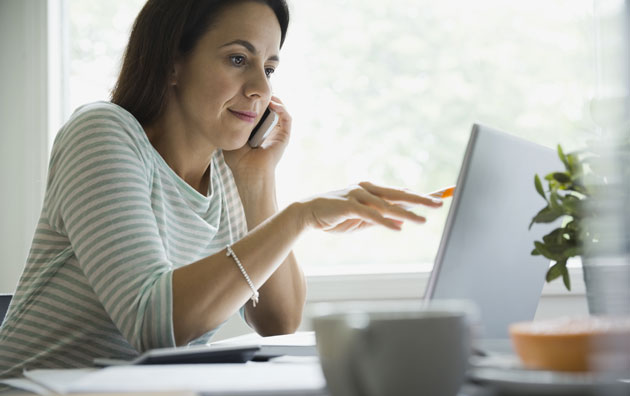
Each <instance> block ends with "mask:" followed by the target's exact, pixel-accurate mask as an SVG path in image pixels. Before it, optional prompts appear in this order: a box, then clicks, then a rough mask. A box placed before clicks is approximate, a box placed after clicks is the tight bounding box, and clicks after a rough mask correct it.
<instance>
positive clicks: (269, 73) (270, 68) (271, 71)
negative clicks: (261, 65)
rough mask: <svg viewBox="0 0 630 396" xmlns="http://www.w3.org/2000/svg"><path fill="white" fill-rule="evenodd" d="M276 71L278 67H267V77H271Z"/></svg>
mask: <svg viewBox="0 0 630 396" xmlns="http://www.w3.org/2000/svg"><path fill="white" fill-rule="evenodd" d="M275 71H276V69H274V68H272V67H268V68H266V69H265V74H266V75H267V77H271V75H272V74H273V73H274V72H275Z"/></svg>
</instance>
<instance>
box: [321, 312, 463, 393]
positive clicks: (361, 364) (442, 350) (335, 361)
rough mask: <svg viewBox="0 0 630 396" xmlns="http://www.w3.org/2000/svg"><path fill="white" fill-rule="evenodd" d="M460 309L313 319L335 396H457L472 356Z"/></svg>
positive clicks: (344, 315)
mask: <svg viewBox="0 0 630 396" xmlns="http://www.w3.org/2000/svg"><path fill="white" fill-rule="evenodd" d="M471 312H472V311H471V310H470V309H468V308H463V305H461V304H456V305H452V304H446V305H444V304H442V305H439V304H438V305H433V306H429V307H427V306H424V307H423V306H420V305H419V304H418V305H416V307H415V308H409V307H406V308H405V309H400V310H348V311H345V312H336V313H329V314H323V315H320V316H316V317H314V318H313V326H314V329H315V336H316V339H317V348H318V353H319V357H320V361H321V365H322V370H323V372H324V376H325V377H326V381H327V384H328V388H329V391H330V393H331V394H332V396H385V395H397V396H406V395H410V396H411V395H414V396H416V395H431V396H455V395H456V394H457V392H458V391H459V389H460V388H461V385H462V383H463V381H464V378H465V374H466V370H467V368H468V360H469V357H470V353H471V324H470V323H471V314H470V313H471Z"/></svg>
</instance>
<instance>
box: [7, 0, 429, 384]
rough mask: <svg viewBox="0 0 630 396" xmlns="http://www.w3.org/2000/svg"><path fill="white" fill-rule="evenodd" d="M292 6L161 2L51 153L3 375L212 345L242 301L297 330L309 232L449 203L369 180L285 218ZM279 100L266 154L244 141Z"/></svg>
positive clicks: (296, 207)
mask: <svg viewBox="0 0 630 396" xmlns="http://www.w3.org/2000/svg"><path fill="white" fill-rule="evenodd" d="M288 21H289V16H288V9H287V6H286V4H285V2H284V0H265V1H263V0H239V1H235V0H216V1H211V0H185V1H176V2H175V1H172V0H149V1H148V3H147V4H146V5H145V6H144V8H143V9H142V11H141V12H140V14H139V15H138V17H137V19H136V22H135V24H134V28H133V31H132V33H131V37H130V41H129V44H128V47H127V51H126V53H125V57H124V60H123V66H122V70H121V74H120V76H119V79H118V82H117V85H116V87H115V89H114V91H113V95H112V103H109V102H99V103H93V104H90V105H86V106H83V107H81V108H79V109H78V110H77V111H76V112H75V113H74V114H73V115H72V117H71V119H70V120H69V121H68V122H67V123H66V125H65V126H64V127H63V128H62V129H61V131H60V132H59V134H58V136H57V138H56V140H55V144H54V147H53V151H52V156H51V161H50V169H49V179H48V186H47V192H46V197H45V201H44V207H43V210H42V214H41V219H40V222H39V224H38V228H37V231H36V235H35V238H34V240H33V245H32V248H31V252H30V255H29V259H28V263H27V266H26V268H25V271H24V274H23V275H22V278H21V279H20V283H19V286H18V289H17V292H16V294H15V297H14V300H13V302H12V306H11V308H10V310H9V313H8V316H7V318H6V321H5V324H4V326H3V327H2V330H1V331H0V373H1V374H0V377H4V378H6V377H12V376H17V375H19V374H20V373H21V372H22V370H23V369H25V368H28V369H33V368H52V367H83V366H90V365H91V364H92V360H93V359H94V358H97V357H116V358H121V359H130V358H133V357H135V356H137V355H138V354H139V353H140V352H143V351H145V350H147V349H151V348H160V347H172V346H176V345H186V344H189V343H205V342H207V341H208V339H209V338H210V337H211V335H212V334H213V332H214V331H216V329H217V328H218V327H219V326H220V325H221V324H222V323H223V322H224V321H225V320H226V319H228V318H229V317H230V316H231V315H232V314H233V313H234V312H236V311H238V310H239V308H241V312H242V315H243V316H244V319H245V320H246V321H247V323H248V324H249V325H250V326H251V327H252V328H254V329H255V330H256V331H257V332H258V333H260V334H261V335H273V334H283V333H291V332H294V331H295V330H296V329H297V327H298V325H299V323H300V320H301V315H302V308H303V306H304V300H305V282H304V276H303V274H302V271H301V269H300V267H299V265H298V263H297V262H296V259H295V257H294V256H293V254H292V253H291V247H292V245H293V243H294V242H295V241H296V240H297V238H299V237H300V235H301V234H302V233H304V232H305V231H306V230H308V229H321V230H325V231H341V232H347V231H352V230H356V229H360V228H363V227H366V226H369V225H381V226H385V227H388V228H391V229H394V230H399V229H400V227H401V225H402V222H403V221H404V220H410V221H414V222H418V223H422V222H424V221H425V219H424V218H423V217H421V216H418V215H416V214H414V213H412V212H410V211H408V210H405V209H403V208H402V205H399V204H410V203H411V204H422V205H426V206H430V207H438V206H440V205H441V201H439V200H433V199H431V198H427V197H424V196H420V195H416V194H413V193H410V192H407V191H403V190H397V189H389V188H384V187H379V186H376V185H373V184H370V183H360V184H359V185H356V186H351V187H349V188H347V189H344V190H341V191H335V192H330V193H327V194H323V195H320V196H316V197H313V198H309V199H305V200H303V201H300V202H295V203H293V204H291V205H289V206H288V207H287V208H285V209H283V210H280V211H278V209H277V206H276V200H275V179H274V171H275V167H276V165H277V164H278V162H279V160H280V158H281V156H282V153H283V152H284V150H285V148H286V146H287V144H288V141H289V136H290V132H291V117H290V115H289V113H288V112H287V110H286V108H285V107H284V105H283V104H282V101H281V100H280V99H279V98H277V97H274V96H272V94H271V84H270V76H271V74H272V73H273V72H274V70H275V68H276V67H277V66H278V63H279V51H280V48H281V46H282V44H283V42H284V38H285V35H286V31H287V26H288ZM267 106H268V107H270V108H271V109H272V110H273V111H275V112H276V113H277V114H278V115H279V118H280V121H279V123H278V125H277V126H276V127H275V129H274V131H273V132H272V134H271V136H270V137H269V138H268V139H267V140H266V141H265V142H264V143H263V145H262V147H260V148H256V149H252V148H250V147H249V146H248V145H247V144H246V142H247V139H248V136H249V134H250V132H251V131H252V128H253V126H254V125H255V124H256V123H257V122H258V120H259V119H260V118H261V115H262V114H263V112H264V110H265V109H266V108H267Z"/></svg>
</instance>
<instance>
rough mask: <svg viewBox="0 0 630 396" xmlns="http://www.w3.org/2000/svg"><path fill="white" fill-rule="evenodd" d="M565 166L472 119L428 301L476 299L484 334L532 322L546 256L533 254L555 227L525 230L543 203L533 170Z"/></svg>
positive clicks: (500, 334) (497, 334)
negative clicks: (535, 186)
mask: <svg viewBox="0 0 630 396" xmlns="http://www.w3.org/2000/svg"><path fill="white" fill-rule="evenodd" d="M561 167H562V163H561V162H560V160H559V159H558V157H557V155H556V153H555V151H554V150H552V149H550V148H547V147H543V146H540V145H537V144H534V143H532V142H529V141H526V140H523V139H520V138H517V137H515V136H512V135H509V134H506V133H503V132H500V131H497V130H495V129H492V128H489V127H485V126H482V125H477V124H475V125H473V128H472V132H471V135H470V140H469V142H468V146H467V148H466V153H465V155H464V160H463V163H462V166H461V169H460V173H459V177H458V180H457V187H456V189H455V195H454V197H453V203H452V205H451V208H450V211H449V214H448V217H447V220H446V226H445V229H444V233H443V234H442V240H441V242H440V247H439V249H438V253H437V256H436V260H435V264H434V267H433V271H432V273H431V277H430V279H429V284H428V286H427V290H426V293H425V299H468V300H472V301H473V302H474V303H475V304H476V305H477V307H478V308H479V312H480V315H481V326H482V329H481V331H482V334H481V336H482V337H484V338H507V337H508V325H509V324H510V323H513V322H518V321H524V320H532V319H533V318H534V315H535V313H536V308H537V306H538V300H539V298H540V293H541V291H542V287H543V283H544V280H545V273H546V271H547V269H548V268H549V260H547V259H545V258H543V257H542V256H531V255H530V252H531V251H532V249H533V246H534V245H533V242H534V240H540V239H541V238H542V236H543V235H545V234H546V233H548V232H549V231H550V230H551V229H552V228H553V224H550V225H540V224H535V225H534V226H533V227H532V229H531V230H529V229H528V227H529V224H530V222H531V219H532V217H533V216H534V215H535V214H536V213H538V211H539V210H540V209H542V207H544V202H543V200H542V198H541V197H540V195H538V193H537V192H536V189H535V188H534V175H535V174H538V175H539V176H540V177H544V176H545V175H546V174H547V173H549V172H551V171H555V170H557V169H561Z"/></svg>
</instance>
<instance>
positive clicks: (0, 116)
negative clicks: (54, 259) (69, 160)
mask: <svg viewBox="0 0 630 396" xmlns="http://www.w3.org/2000/svg"><path fill="white" fill-rule="evenodd" d="M46 9H47V3H46V1H45V0H0V54H2V55H1V56H0V87H1V91H0V120H2V123H0V293H7V292H13V291H14V289H15V286H16V284H17V280H18V278H19V276H20V274H21V272H22V269H23V267H24V262H25V260H26V256H27V253H28V249H29V247H30V244H31V239H32V238H33V233H34V231H35V226H36V223H37V220H38V218H39V212H40V208H41V203H42V200H43V192H44V187H45V171H46V165H47V164H46V162H47V157H48V155H47V151H48V149H47V139H46V136H47V128H48V125H47V122H48V117H47V114H48V105H47V103H48V100H47V99H48V90H47V85H48V79H47V63H48V58H47V37H48V36H47V26H48V24H47V13H46Z"/></svg>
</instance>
